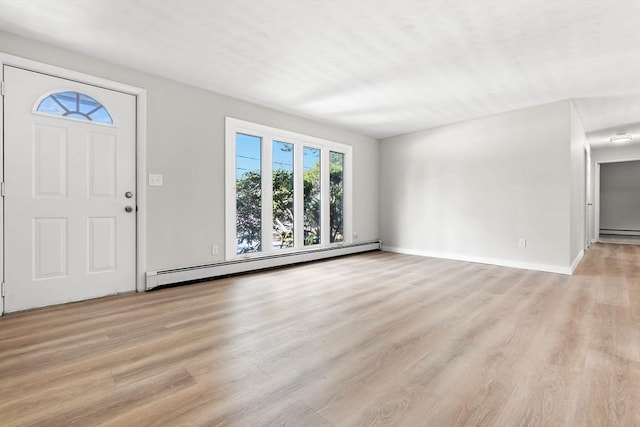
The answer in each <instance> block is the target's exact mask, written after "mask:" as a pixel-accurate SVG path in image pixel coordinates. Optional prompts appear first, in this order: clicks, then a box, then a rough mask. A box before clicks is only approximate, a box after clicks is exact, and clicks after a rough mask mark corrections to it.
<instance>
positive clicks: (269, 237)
mask: <svg viewBox="0 0 640 427" xmlns="http://www.w3.org/2000/svg"><path fill="white" fill-rule="evenodd" d="M237 133H244V134H247V135H254V136H257V137H261V138H262V143H261V159H260V163H261V175H262V250H261V251H260V252H253V253H247V254H237V253H236V134H237ZM273 141H281V142H286V143H290V144H293V145H294V150H293V153H294V155H293V171H294V193H293V194H294V211H295V214H294V215H295V218H296V221H294V227H295V229H294V236H295V243H294V246H293V247H291V248H283V249H273V247H272V246H273V245H272V244H273V208H272V201H271V200H272V195H273V184H272V167H273V163H272V149H273V148H272V147H273ZM302 147H312V148H319V149H320V150H321V155H320V165H321V166H320V168H321V169H320V175H321V187H320V191H321V200H322V204H321V224H320V230H321V231H320V232H321V238H320V243H319V244H317V245H311V246H304V231H303V230H304V224H303V221H302V220H301V218H302V217H303V213H302V210H303V207H304V197H303V192H304V187H303V181H302V174H303V170H302V169H303V156H302V153H303V148H302ZM330 151H334V152H338V153H343V154H344V167H343V174H344V175H343V186H344V190H343V197H344V200H343V215H344V218H343V229H344V239H343V241H342V242H334V243H330V242H329V227H330V221H329V194H330V188H329V184H330V183H329V152H330ZM352 152H353V148H352V147H351V146H350V145H346V144H341V143H338V142H334V141H329V140H326V139H321V138H316V137H313V136H309V135H304V134H300V133H296V132H291V131H287V130H283V129H278V128H274V127H270V126H265V125H261V124H257V123H252V122H248V121H245V120H239V119H235V118H232V117H226V118H225V189H226V191H225V257H226V260H227V261H230V260H234V259H245V258H260V257H265V256H272V255H277V254H283V253H291V252H306V251H310V250H315V249H323V248H330V247H335V246H342V245H345V244H350V243H352V241H353V240H352V236H353V232H352V199H353V185H352V176H353V168H352V164H353V154H352Z"/></svg>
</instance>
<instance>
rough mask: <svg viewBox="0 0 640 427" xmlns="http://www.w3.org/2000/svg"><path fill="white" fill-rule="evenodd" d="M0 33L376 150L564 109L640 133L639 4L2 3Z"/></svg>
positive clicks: (595, 124) (594, 127)
mask: <svg viewBox="0 0 640 427" xmlns="http://www.w3.org/2000/svg"><path fill="white" fill-rule="evenodd" d="M0 28H2V29H4V30H6V31H9V32H12V33H16V34H19V35H22V36H25V37H29V38H33V39H36V40H40V41H44V42H47V43H50V44H54V45H58V46H62V47H65V48H68V49H71V50H75V51H79V52H82V53H85V54H88V55H92V56H94V57H98V58H102V59H105V60H108V61H110V62H114V63H118V64H122V65H125V66H128V67H131V68H135V69H138V70H142V71H146V72H150V73H153V74H157V75H161V76H164V77H167V78H170V79H174V80H177V81H181V82H186V83H189V84H191V85H194V86H198V87H202V88H206V89H209V90H211V91H214V92H218V93H223V94H226V95H230V96H233V97H236V98H240V99H244V100H247V101H250V102H254V103H257V104H260V105H264V106H268V107H272V108H275V109H278V110H281V111H286V112H289V113H293V114H297V115H301V116H304V117H309V118H313V119H316V120H319V121H322V122H326V123H331V124H334V125H337V126H340V127H344V128H347V129H351V130H353V131H356V132H358V133H361V134H365V135H370V136H373V137H376V138H383V137H388V136H393V135H398V134H403V133H408V132H412V131H416V130H420V129H426V128H430V127H435V126H439V125H443V124H447V123H453V122H458V121H462V120H467V119H472V118H476V117H482V116H486V115H490V114H495V113H499V112H503V111H508V110H513V109H516V108H522V107H527V106H532V105H538V104H543V103H548V102H553V101H557V100H561V99H568V98H574V99H575V100H576V107H577V110H578V112H579V114H580V115H581V118H582V120H583V124H584V125H585V128H586V129H587V131H589V132H595V131H598V130H601V129H604V128H614V127H615V126H618V125H621V124H625V123H631V122H638V121H640V116H638V111H640V1H638V0H633V1H625V0H616V1H611V0H607V1H572V0H566V1H551V0H550V1H511V2H507V1H450V2H441V1H424V0H423V1H402V0H393V1H374V0H372V1H355V0H343V1H328V0H325V1H305V0H298V1H289V0H281V1H270V0H254V1H242V0H234V1H197V0H191V1H176V0H164V1H160V0H154V1H142V0H138V1H106V0H92V1H70V0H56V1H51V0H47V1H33V0H0ZM636 140H640V135H637V136H636Z"/></svg>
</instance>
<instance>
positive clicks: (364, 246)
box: [146, 241, 381, 290]
mask: <svg viewBox="0 0 640 427" xmlns="http://www.w3.org/2000/svg"><path fill="white" fill-rule="evenodd" d="M380 248H381V242H380V241H373V242H367V243H354V244H349V245H346V244H345V245H340V246H335V247H331V248H323V249H311V250H307V251H304V252H289V253H283V254H277V255H268V256H264V257H259V258H249V259H239V260H234V261H227V262H220V263H215V264H207V265H199V266H194V267H185V268H174V269H170V270H159V271H148V272H147V273H146V290H151V289H153V288H156V287H158V286H163V285H172V284H177V283H182V282H190V281H194V280H202V279H213V278H216V277H220V276H228V275H231V274H238V273H246V272H249V271H255V270H263V269H266V268H273V267H281V266H285V265H291V264H298V263H302V262H309V261H316V260H320V259H325V258H333V257H337V256H342V255H350V254H356V253H360V252H368V251H375V250H380Z"/></svg>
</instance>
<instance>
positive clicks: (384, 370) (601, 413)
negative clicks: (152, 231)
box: [0, 244, 640, 427]
mask: <svg viewBox="0 0 640 427" xmlns="http://www.w3.org/2000/svg"><path fill="white" fill-rule="evenodd" d="M638 401H640V246H634V245H620V244H595V245H592V246H591V248H590V249H589V250H588V251H587V252H586V254H585V257H584V259H583V261H582V263H581V264H580V265H579V267H578V269H577V270H576V273H575V274H574V275H573V276H565V275H559V274H550V273H541V272H536V271H529V270H518V269H513V268H505V267H498V266H491V265H483V264H473V263H465V262H459V261H452V260H445V259H434V258H424V257H417V256H410V255H401V254H394V253H385V252H370V253H365V254H359V255H355V256H348V257H342V258H336V259H333V260H326V261H322V262H316V263H308V264H302V265H298V266H294V267H288V268H282V269H275V270H269V271H263V272H259V273H255V274H247V275H241V276H235V277H229V278H223V279H220V280H215V281H209V282H203V283H198V284H193V285H189V286H182V287H173V288H167V289H161V290H157V291H154V292H149V293H144V294H127V295H119V296H114V297H108V298H103V299H98V300H93V301H85V302H81V303H72V304H66V305H61V306H56V307H49V308H45V309H39V310H32V311H27V312H22V313H14V314H10V315H6V316H3V317H2V318H0V425H2V426H3V427H4V426H34V425H35V426H38V425H47V426H56V425H61V426H62V425H65V426H66V425H91V426H94V425H105V426H113V427H116V426H118V427H119V426H128V425H136V426H137V425H169V426H176V425H189V426H199V425H202V426H211V425H232V426H248V425H251V426H261V425H274V426H275V425H292V426H302V425H308V426H321V427H326V426H358V425H393V426H410V427H412V426H417V425H443V426H445V425H446V426H455V425H490V426H496V425H539V426H553V425H557V426H573V425H598V426H604V425H620V426H627V425H628V426H635V425H640V413H639V412H638V411H639V410H638V408H639V406H638V405H637V402H638Z"/></svg>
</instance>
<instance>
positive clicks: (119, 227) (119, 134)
mask: <svg viewBox="0 0 640 427" xmlns="http://www.w3.org/2000/svg"><path fill="white" fill-rule="evenodd" d="M4 80H5V83H6V90H5V97H4V132H5V134H4V154H5V157H4V159H5V160H4V161H5V172H4V173H5V176H4V182H5V224H4V230H5V234H4V235H5V252H4V254H5V260H4V262H5V264H4V265H5V270H4V271H5V311H7V312H10V311H16V310H23V309H28V308H33V307H42V306H46V305H52V304H59V303H64V302H70V301H78V300H83V299H88V298H95V297H100V296H104V295H109V294H115V293H119V292H127V291H134V290H135V289H136V286H135V265H136V194H135V189H136V180H135V176H136V175H135V172H136V170H135V168H136V166H135V154H136V146H135V144H136V140H135V132H136V131H135V125H136V116H135V115H136V99H135V97H134V96H132V95H128V94H124V93H120V92H116V91H112V90H108V89H103V88H99V87H95V86H90V85H86V84H82V83H78V82H75V81H70V80H66V79H62V78H57V77H52V76H49V75H45V74H40V73H36V72H32V71H26V70H23V69H19V68H15V67H11V66H6V65H5V66H4Z"/></svg>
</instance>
